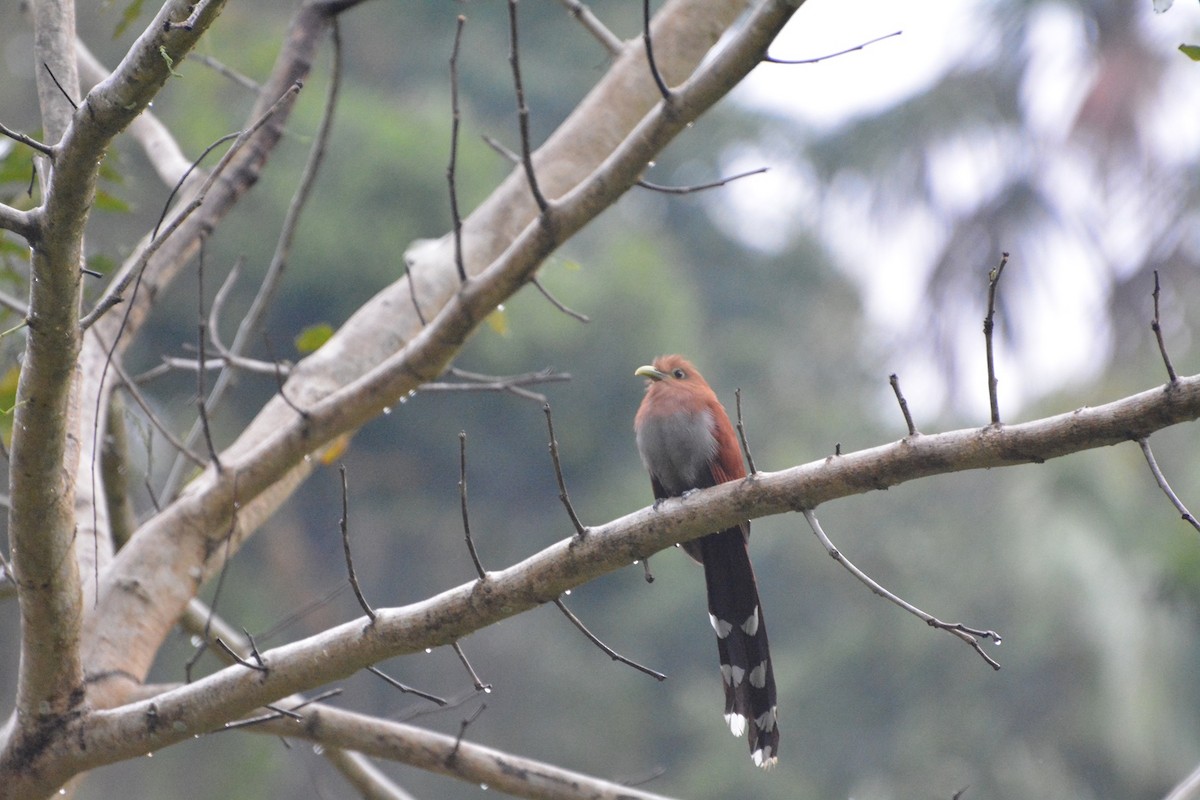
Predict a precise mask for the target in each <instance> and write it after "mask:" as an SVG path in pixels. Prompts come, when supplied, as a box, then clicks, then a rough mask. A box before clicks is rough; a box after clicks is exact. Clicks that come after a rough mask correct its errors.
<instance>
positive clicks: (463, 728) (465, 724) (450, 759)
mask: <svg viewBox="0 0 1200 800" xmlns="http://www.w3.org/2000/svg"><path fill="white" fill-rule="evenodd" d="M486 709H487V703H480V705H479V707H478V708H476V709H475V710H474V711H472V712H471V716H469V717H464V718H463V719H462V721H461V722H459V724H458V735H457V736H455V737H454V747H452V748H451V749H450V752H449V754H448V755H447V756H446V761H447V763H449V764H452V763H454V758H455V757H456V756H457V755H458V748H459V747H460V746H461V745H462V740H463V736H465V735H466V733H467V728H469V727H470V726H471V723H472V722H474V721H475V720H477V719H479V715H480V714H482V713H483V712H484V710H486Z"/></svg>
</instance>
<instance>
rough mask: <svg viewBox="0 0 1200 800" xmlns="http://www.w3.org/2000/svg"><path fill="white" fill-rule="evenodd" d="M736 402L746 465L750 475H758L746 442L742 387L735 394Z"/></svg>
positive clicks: (738, 430) (739, 434) (739, 433)
mask: <svg viewBox="0 0 1200 800" xmlns="http://www.w3.org/2000/svg"><path fill="white" fill-rule="evenodd" d="M733 398H734V401H735V402H736V405H737V432H738V438H739V439H741V441H742V452H743V453H744V454H745V455H746V463H747V464H748V465H749V466H750V474H751V475H757V474H758V470H757V469H756V468H755V466H754V456H752V455H750V443H749V442H748V441H746V426H745V424H743V422H742V387H740V386H739V387H738V388H737V390H736V391H735V392H734V393H733Z"/></svg>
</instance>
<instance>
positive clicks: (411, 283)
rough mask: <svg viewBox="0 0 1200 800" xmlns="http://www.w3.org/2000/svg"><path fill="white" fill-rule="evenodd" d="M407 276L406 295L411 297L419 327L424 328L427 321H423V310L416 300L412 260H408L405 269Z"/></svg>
mask: <svg viewBox="0 0 1200 800" xmlns="http://www.w3.org/2000/svg"><path fill="white" fill-rule="evenodd" d="M405 274H406V275H407V276H408V296H409V297H410V298H411V299H412V306H413V310H414V311H416V312H417V320H419V321H420V323H421V327H422V328H424V327H425V326H426V325H428V324H429V323H427V322H426V321H425V312H423V311H422V310H421V304H420V303H419V302H417V284H416V281H415V280H414V278H413V271H412V262H411V261H410V262H408V269H407V270H406V271H405Z"/></svg>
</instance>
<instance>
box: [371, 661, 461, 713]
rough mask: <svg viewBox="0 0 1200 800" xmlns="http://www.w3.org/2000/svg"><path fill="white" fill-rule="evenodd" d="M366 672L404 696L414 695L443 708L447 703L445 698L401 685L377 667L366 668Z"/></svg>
mask: <svg viewBox="0 0 1200 800" xmlns="http://www.w3.org/2000/svg"><path fill="white" fill-rule="evenodd" d="M367 672H370V673H371V674H372V675H375V676H378V677H379V678H382V679H383V680H384V681H386V682H387V683H389V684H390V685H391V686H392V687H394V688H396V689H399V690H400V691H401V692H403V693H404V694H415V695H416V696H417V697H423V698H425V699H426V700H428V701H429V702H431V703H437V704H438V705H439V706H444V705H446V704H447V703H449V701H448V700H446V698H444V697H438V696H437V695H436V694H430V693H429V692H423V691H421V690H420V689H414V688H413V687H411V686H408V685H406V684H403V683H401V682H400V681H398V680H396V679H395V678H393V677H392V676H391V675H388V674H387V673H386V672H384V671H383V670H381V669H379V668H378V667H367Z"/></svg>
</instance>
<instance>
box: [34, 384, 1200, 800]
mask: <svg viewBox="0 0 1200 800" xmlns="http://www.w3.org/2000/svg"><path fill="white" fill-rule="evenodd" d="M1197 418H1200V376H1191V377H1186V378H1180V379H1178V381H1177V382H1176V383H1174V384H1171V385H1170V386H1167V387H1159V388H1156V389H1151V390H1148V391H1145V392H1142V393H1140V394H1136V395H1133V396H1130V397H1126V398H1124V399H1121V400H1118V401H1115V402H1113V403H1109V404H1107V405H1101V406H1097V407H1087V408H1080V409H1078V410H1076V411H1072V412H1068V413H1065V414H1059V415H1057V416H1054V417H1049V418H1045V419H1039V420H1034V421H1031V422H1026V423H1020V424H1012V425H1006V426H1003V427H994V426H987V427H984V428H972V429H966V430H958V431H950V432H946V433H936V434H925V435H922V436H920V437H915V438H912V437H910V438H907V439H904V440H901V441H899V442H894V443H891V444H886V445H882V446H879V447H874V448H871V449H868V450H863V451H858V452H855V453H848V454H843V455H842V456H841V457H839V458H828V459H821V460H818V461H815V462H811V463H809V464H805V465H802V466H797V467H792V468H790V469H786V470H782V471H780V472H759V473H758V474H757V476H756V477H755V478H754V479H752V480H743V481H731V482H729V483H724V484H720V485H719V486H716V487H713V488H711V489H706V490H703V491H700V492H696V493H694V494H691V495H689V496H687V497H685V498H673V499H669V500H665V501H663V502H662V503H660V504H659V506H658V508H657V509H655V508H644V509H641V510H639V511H636V512H633V513H631V514H628V515H626V516H624V517H621V518H618V519H616V520H613V521H611V522H609V523H607V524H604V525H600V526H596V527H593V528H591V529H589V535H588V536H586V537H582V538H580V537H578V536H574V535H568V537H567V538H566V539H563V540H561V541H559V542H558V543H556V544H554V545H552V546H550V547H548V548H546V549H544V550H542V551H540V552H538V553H536V554H534V555H532V556H530V557H529V558H527V559H525V560H524V561H522V562H520V563H518V564H515V565H513V566H511V567H509V568H507V569H504V570H500V571H494V572H491V573H489V574H488V580H487V581H486V582H479V581H475V580H472V581H471V582H469V583H467V584H463V585H461V586H458V587H456V588H454V589H450V590H448V591H445V592H442V593H441V594H439V595H437V596H435V597H431V598H429V599H427V600H423V601H420V602H417V603H413V604H411V605H409V606H405V607H403V608H386V609H378V610H377V617H376V619H375V621H374V623H373V624H372V625H371V634H370V635H369V636H364V620H363V619H359V620H355V621H352V622H348V623H344V624H342V625H340V626H337V627H334V628H331V629H329V630H326V631H323V632H321V633H319V634H317V635H315V636H312V637H309V638H307V639H304V640H302V641H299V642H295V643H292V644H288V645H284V646H282V647H278V648H275V649H273V650H270V651H267V652H265V653H263V654H262V657H263V660H264V662H265V663H266V664H267V665H268V667H269V671H268V672H266V673H259V672H257V671H251V670H246V669H244V668H241V667H235V668H226V669H223V670H221V671H219V672H217V673H215V674H213V675H210V676H208V677H206V678H203V679H201V680H198V681H196V682H195V683H192V684H189V685H186V686H181V687H178V688H176V689H172V690H171V691H168V692H165V693H163V694H162V695H160V696H158V697H156V698H155V699H154V701H153V703H154V706H155V718H154V719H155V723H154V726H153V730H151V729H150V727H149V726H148V723H147V718H146V714H147V711H148V707H149V706H148V703H149V701H142V702H140V703H132V704H130V705H128V706H125V707H122V708H120V709H114V710H111V711H96V712H93V713H91V714H86V715H82V716H80V717H77V718H73V719H71V720H70V721H69V722H68V723H67V724H66V725H65V726H64V728H63V734H62V736H61V737H59V738H58V739H56V748H57V749H56V756H57V757H58V759H57V762H56V767H57V768H58V769H63V770H70V769H72V768H73V769H84V768H91V767H95V766H99V765H100V764H104V763H110V762H111V761H115V760H119V759H124V758H128V757H131V756H134V755H138V754H140V753H145V752H149V751H151V750H153V749H156V748H158V747H162V746H165V745H167V744H170V743H174V742H179V741H183V740H185V739H188V738H190V737H191V736H192V735H193V734H194V733H201V732H204V731H207V730H212V729H214V728H216V727H218V726H220V725H221V724H223V723H224V722H225V721H227V720H229V719H235V718H238V717H240V716H242V715H244V714H247V713H249V712H251V711H252V710H254V709H255V708H258V707H260V706H263V705H265V704H267V703H272V702H275V701H277V700H279V699H280V698H281V697H284V696H287V695H289V694H292V693H295V692H298V691H302V690H304V689H306V688H310V687H312V686H317V685H321V684H323V683H328V682H330V681H334V680H338V679H341V678H344V677H346V676H348V675H350V674H353V673H354V672H355V671H357V670H359V669H362V668H363V667H365V666H367V665H369V664H374V663H376V662H378V661H380V660H383V659H385V658H392V657H396V656H399V655H405V654H410V653H416V652H420V651H423V650H424V649H426V648H429V647H439V646H443V645H447V644H452V643H453V642H456V641H458V640H459V639H461V638H462V637H463V636H466V635H467V634H469V633H471V632H472V631H476V630H479V629H481V628H483V627H486V626H488V625H491V624H493V623H495V622H498V621H499V620H501V619H505V618H508V617H511V616H514V615H516V614H518V613H521V612H522V611H526V610H528V609H530V608H534V607H536V606H538V605H540V604H543V603H547V602H552V601H553V600H555V599H556V598H558V597H559V595H560V594H562V593H563V592H565V591H566V590H568V589H571V588H574V587H576V586H579V585H581V584H583V583H585V582H587V581H590V580H592V579H594V578H596V577H599V576H600V575H602V574H605V573H607V572H611V571H613V570H616V569H621V568H624V567H625V566H627V565H628V564H629V563H630V562H631V561H633V560H635V559H638V558H644V557H645V556H647V555H649V554H651V553H654V552H657V551H658V550H661V549H665V548H667V547H671V546H673V545H674V544H675V543H676V542H685V541H690V540H691V539H695V538H698V537H700V536H703V535H705V534H707V533H709V532H711V531H712V530H716V529H721V528H724V527H729V526H732V525H735V524H737V523H738V522H740V521H742V520H746V519H754V518H759V517H762V516H766V515H771V514H780V513H787V512H790V511H796V510H812V509H815V508H816V507H818V506H819V505H821V504H823V503H826V502H829V501H832V500H835V499H838V498H842V497H848V496H851V495H855V494H861V493H864V492H868V491H872V490H878V489H886V488H888V487H890V486H896V485H899V484H901V483H905V482H908V481H911V480H915V479H918V478H922V477H927V476H930V475H936V474H946V473H950V472H960V471H966V470H973V469H988V468H996V467H1003V466H1011V465H1016V464H1027V463H1030V462H1034V463H1041V462H1043V461H1045V460H1048V459H1051V458H1057V457H1061V456H1065V455H1068V454H1070V453H1075V452H1079V451H1083V450H1088V449H1095V448H1099V447H1104V446H1108V445H1113V444H1118V443H1121V442H1126V441H1131V440H1137V439H1139V438H1142V437H1145V436H1147V435H1149V433H1151V432H1153V431H1154V430H1159V429H1162V428H1165V427H1167V426H1170V425H1173V424H1177V423H1180V422H1185V421H1190V420H1195V419H1197ZM136 544H137V541H136V540H135V541H134V542H131V544H130V546H128V547H126V548H125V550H123V551H122V554H123V553H125V552H127V551H129V550H130V549H131V548H132V547H134V546H135V545H136ZM120 557H121V556H120V555H118V558H120ZM63 762H70V766H69V767H67V766H63V765H62V764H63ZM62 774H63V773H61V772H59V773H56V774H54V775H50V776H47V775H46V774H45V773H38V774H37V775H34V774H33V773H30V772H26V773H22V774H18V775H17V776H16V780H17V782H18V784H19V785H17V787H16V791H24V790H25V789H26V788H28V789H29V790H30V791H31V792H32V791H43V792H44V791H45V790H47V789H52V788H53V787H54V786H56V785H57V784H54V783H52V781H53V780H54V779H55V778H56V777H61V775H62Z"/></svg>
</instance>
